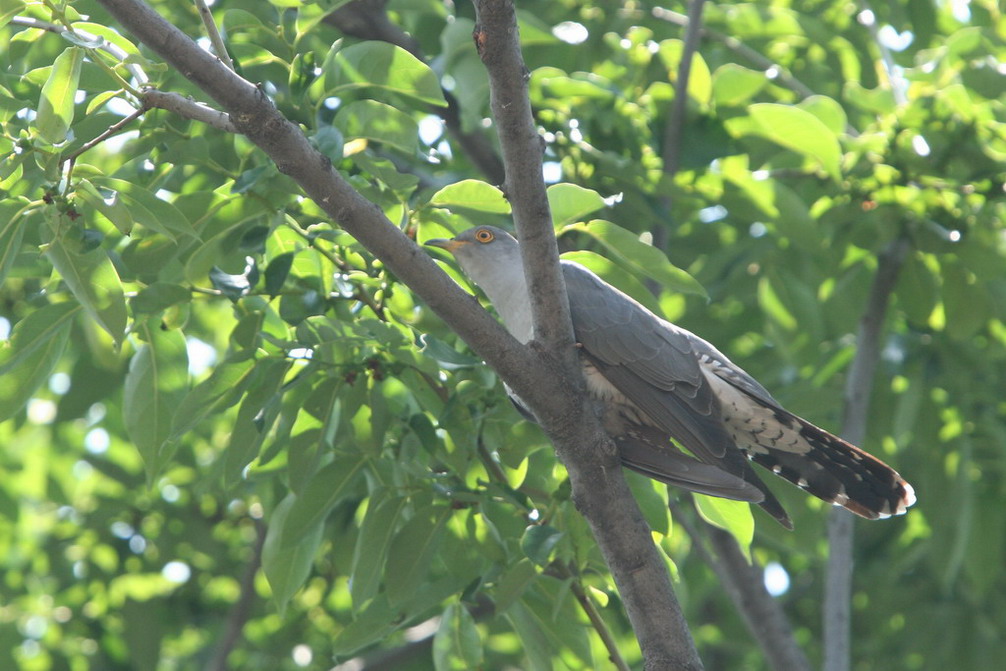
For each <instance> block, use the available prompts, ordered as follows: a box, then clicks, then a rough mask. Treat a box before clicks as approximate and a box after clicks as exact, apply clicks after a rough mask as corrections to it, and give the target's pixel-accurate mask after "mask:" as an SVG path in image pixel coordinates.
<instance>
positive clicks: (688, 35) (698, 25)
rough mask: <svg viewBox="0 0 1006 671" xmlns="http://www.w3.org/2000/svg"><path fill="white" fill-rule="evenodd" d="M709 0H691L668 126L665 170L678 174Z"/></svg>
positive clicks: (666, 129) (664, 153) (664, 154)
mask: <svg viewBox="0 0 1006 671" xmlns="http://www.w3.org/2000/svg"><path fill="white" fill-rule="evenodd" d="M705 4H706V0H690V2H689V3H688V23H687V26H686V28H685V45H684V48H683V49H682V52H681V61H680V62H679V63H678V81H677V84H676V86H675V87H674V103H673V104H672V105H671V113H670V114H668V115H667V125H666V126H665V127H664V150H663V157H664V173H666V174H667V175H670V176H672V177H673V176H674V175H675V174H677V172H678V167H679V165H680V163H681V137H682V135H683V132H684V128H685V111H686V110H687V109H688V81H689V79H690V77H691V72H692V58H693V57H694V55H695V50H696V49H698V47H699V37H700V35H701V34H702V9H703V7H705Z"/></svg>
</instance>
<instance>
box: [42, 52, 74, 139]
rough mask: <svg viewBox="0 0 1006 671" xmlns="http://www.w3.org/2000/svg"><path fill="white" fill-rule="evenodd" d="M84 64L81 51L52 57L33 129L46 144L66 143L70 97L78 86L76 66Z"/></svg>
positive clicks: (69, 123)
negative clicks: (52, 60)
mask: <svg viewBox="0 0 1006 671" xmlns="http://www.w3.org/2000/svg"><path fill="white" fill-rule="evenodd" d="M83 61H84V50H83V49H81V48H80V47H67V48H66V49H64V50H63V53H61V54H60V55H59V56H57V57H56V60H55V62H54V63H53V64H52V69H51V70H50V72H49V78H48V79H46V81H45V85H44V86H42V97H41V98H39V101H38V115H37V116H36V117H35V127H36V128H38V133H39V135H41V136H42V137H43V138H45V140H46V141H47V142H49V143H50V144H59V143H61V142H63V141H64V140H66V135H67V132H68V131H69V130H70V125H71V124H72V123H73V105H74V97H75V96H76V95H77V85H78V84H79V83H80V65H81V63H82V62H83Z"/></svg>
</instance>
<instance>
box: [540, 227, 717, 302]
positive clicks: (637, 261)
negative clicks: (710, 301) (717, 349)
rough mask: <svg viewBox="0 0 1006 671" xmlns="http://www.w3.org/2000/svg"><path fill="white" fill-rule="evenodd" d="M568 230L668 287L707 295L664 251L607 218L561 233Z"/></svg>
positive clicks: (704, 296) (569, 228)
mask: <svg viewBox="0 0 1006 671" xmlns="http://www.w3.org/2000/svg"><path fill="white" fill-rule="evenodd" d="M566 231H581V232H583V233H586V234H587V235H589V236H591V237H592V238H594V239H595V240H597V241H598V242H600V243H601V244H602V245H604V247H605V248H607V249H608V250H609V251H611V252H612V253H613V254H614V255H615V256H616V257H618V259H619V260H620V261H622V263H624V264H626V265H627V266H628V267H629V268H631V269H632V270H633V271H634V272H637V273H640V274H642V275H644V276H645V277H649V278H650V279H652V280H656V281H657V282H659V283H660V284H661V285H662V286H663V287H664V288H665V289H668V290H670V291H679V292H681V293H686V294H697V295H699V296H702V297H703V298H707V295H706V290H705V289H703V288H702V285H701V284H699V283H698V282H697V281H696V280H695V278H694V277H692V276H691V275H689V274H688V273H686V272H685V271H684V270H681V269H680V268H678V267H677V266H675V265H673V264H672V263H671V262H670V261H668V260H667V256H666V255H665V254H664V253H663V252H662V251H660V250H659V249H657V248H656V247H654V246H653V245H648V244H646V243H645V242H643V241H642V240H640V239H639V237H638V236H637V235H636V234H635V233H633V232H631V231H628V230H626V229H624V228H622V227H621V226H617V225H615V224H613V223H611V222H610V221H604V220H603V219H595V220H594V221H591V222H588V223H586V224H573V225H572V226H567V227H565V228H564V229H563V230H562V231H560V234H561V233H565V232H566Z"/></svg>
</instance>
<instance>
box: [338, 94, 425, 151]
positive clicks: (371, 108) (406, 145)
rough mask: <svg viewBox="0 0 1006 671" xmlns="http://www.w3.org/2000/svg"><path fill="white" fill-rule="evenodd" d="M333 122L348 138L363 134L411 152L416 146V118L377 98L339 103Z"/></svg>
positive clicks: (417, 136)
mask: <svg viewBox="0 0 1006 671" xmlns="http://www.w3.org/2000/svg"><path fill="white" fill-rule="evenodd" d="M333 123H334V124H335V125H336V126H337V127H338V128H339V130H341V131H342V133H343V135H345V136H346V139H348V140H354V139H357V138H366V139H368V140H373V141H374V142H380V143H382V144H386V145H389V146H392V147H395V148H396V149H400V150H401V151H403V152H405V153H406V154H409V155H410V156H411V155H412V154H413V153H414V152H415V151H416V150H417V149H418V147H419V125H418V124H417V123H416V122H415V120H414V119H413V118H412V117H410V116H409V115H407V114H405V113H404V112H400V111H399V110H397V109H395V108H394V107H392V106H391V105H385V104H384V103H379V102H377V101H376V100H357V101H355V102H351V103H349V104H348V105H345V106H343V107H341V108H340V109H339V111H338V113H336V115H335V119H334V121H333Z"/></svg>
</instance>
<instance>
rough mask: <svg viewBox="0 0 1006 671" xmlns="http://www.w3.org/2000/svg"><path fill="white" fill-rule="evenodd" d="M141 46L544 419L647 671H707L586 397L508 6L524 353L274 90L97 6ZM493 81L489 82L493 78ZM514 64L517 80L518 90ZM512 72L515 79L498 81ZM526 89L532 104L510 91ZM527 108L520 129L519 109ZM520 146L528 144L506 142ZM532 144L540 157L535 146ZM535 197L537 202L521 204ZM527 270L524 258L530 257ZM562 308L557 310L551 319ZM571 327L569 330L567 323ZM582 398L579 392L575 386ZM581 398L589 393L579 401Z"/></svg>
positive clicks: (484, 10)
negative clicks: (289, 115) (356, 185)
mask: <svg viewBox="0 0 1006 671" xmlns="http://www.w3.org/2000/svg"><path fill="white" fill-rule="evenodd" d="M99 2H100V3H101V5H102V6H103V7H105V9H106V10H107V11H108V12H109V13H110V14H111V15H112V16H113V17H115V19H116V20H118V21H119V22H120V23H121V24H122V25H123V26H124V27H125V28H126V29H127V30H129V31H130V32H131V33H132V34H133V35H134V36H136V37H137V38H138V39H139V40H140V41H141V42H143V43H144V44H146V45H147V46H148V47H149V48H150V49H152V50H153V51H154V52H156V53H157V54H158V55H159V56H160V57H161V58H163V59H164V60H165V61H166V62H167V63H169V64H170V65H171V66H173V67H174V68H175V69H177V70H178V71H179V72H181V73H182V74H183V75H184V76H185V77H186V78H188V79H189V80H190V81H191V82H193V83H194V84H196V85H197V86H199V87H200V88H201V89H202V90H203V91H205V92H206V93H207V94H208V95H209V96H210V97H212V98H213V99H214V100H216V101H217V103H218V104H219V105H220V106H221V108H222V109H223V110H224V111H225V112H227V113H228V114H229V115H230V119H231V121H232V122H233V123H234V125H235V127H236V128H237V129H238V131H239V132H242V133H243V134H244V135H245V136H246V137H248V139H249V140H251V141H252V142H253V143H254V144H256V145H257V146H258V147H259V148H260V149H262V151H263V152H264V153H265V154H266V155H267V156H269V157H270V158H271V159H272V160H273V161H274V162H275V163H276V165H277V167H278V168H279V170H280V171H281V172H283V173H285V174H287V175H289V176H290V177H291V178H292V179H294V180H295V181H296V182H297V183H298V184H299V185H300V186H301V188H302V189H304V191H305V193H306V194H307V195H308V196H309V197H310V198H312V199H313V200H314V201H315V202H317V203H318V205H319V206H320V207H321V208H322V209H323V210H324V211H325V212H326V213H327V214H328V215H329V216H330V217H331V218H332V219H333V221H335V222H337V223H338V224H339V225H341V226H342V227H343V228H344V229H345V230H346V231H347V232H349V233H350V234H351V235H353V237H354V238H356V239H357V240H358V241H359V242H360V243H361V244H363V245H364V246H365V247H366V248H367V249H369V250H370V251H371V252H372V253H373V254H374V255H375V256H376V257H378V258H379V259H381V260H382V261H383V262H384V264H385V266H386V267H387V268H388V269H389V270H390V271H391V272H392V273H394V274H395V275H396V276H397V277H398V278H399V279H400V280H401V281H403V282H404V283H405V284H407V285H408V286H409V287H410V288H411V289H412V290H413V291H414V292H415V293H416V294H417V295H418V296H419V297H420V298H421V299H423V300H424V301H425V302H426V303H427V304H428V305H429V306H430V308H431V309H432V310H433V311H434V312H435V313H436V314H437V315H438V316H440V317H441V318H442V319H443V320H444V321H445V322H447V324H448V325H450V326H451V328H453V329H454V330H455V332H456V333H458V335H459V336H461V338H463V339H464V340H465V342H466V343H468V345H469V346H470V347H471V348H472V349H473V350H474V351H475V352H476V353H477V354H478V355H479V356H481V357H482V358H483V359H484V360H485V361H486V362H487V363H489V365H491V366H492V367H493V368H494V369H495V370H496V371H497V372H498V373H499V374H500V376H501V377H502V378H503V379H504V380H505V381H506V382H507V383H508V384H509V385H510V386H511V387H512V388H513V389H514V391H516V392H517V393H518V394H519V395H520V396H521V397H522V398H523V399H524V400H525V401H526V402H527V403H528V404H529V405H530V406H531V407H532V409H533V410H534V411H535V413H536V415H537V416H538V418H539V419H540V420H541V424H542V427H543V429H544V430H545V432H546V433H547V434H548V436H549V438H550V439H551V440H552V442H553V444H554V445H555V446H556V451H557V453H558V454H559V457H560V459H562V460H563V461H564V463H565V464H566V466H567V470H568V471H569V476H570V481H571V484H572V489H573V496H574V500H575V501H576V503H577V506H578V507H579V509H580V511H581V512H582V513H583V515H584V517H585V518H586V519H587V521H588V523H589V525H590V527H591V529H592V531H593V532H594V535H595V537H596V538H597V542H598V546H599V548H600V549H601V552H602V554H603V556H604V557H605V560H606V561H607V562H608V565H609V567H611V570H612V574H613V576H614V578H615V582H616V584H617V585H618V588H619V591H620V593H621V597H622V600H623V603H624V604H625V606H626V610H627V612H628V615H629V618H630V621H631V622H632V625H633V627H634V629H635V631H636V635H637V638H638V639H639V642H640V646H641V648H642V650H643V655H644V659H645V667H646V668H647V669H668V668H673V669H681V670H683V671H693V670H696V669H701V668H702V665H701V662H700V661H699V659H698V655H697V653H696V652H695V647H694V643H693V642H692V639H691V635H690V633H689V631H688V628H687V625H686V624H685V620H684V617H683V615H682V613H681V610H680V607H679V606H678V603H677V600H676V599H675V597H674V593H673V591H672V590H671V586H670V580H669V577H668V572H667V569H666V566H665V564H664V562H663V559H662V558H661V557H660V555H659V554H658V551H657V548H656V547H655V546H654V544H653V542H652V540H651V538H650V531H649V528H648V527H647V525H646V522H645V520H644V519H643V516H642V514H641V512H640V511H639V508H638V506H637V505H636V503H635V500H634V499H633V498H632V495H631V493H630V491H629V488H628V486H627V485H626V483H625V479H624V478H623V476H622V471H621V464H620V462H619V460H618V457H617V454H616V452H615V448H614V445H613V444H612V443H611V441H610V439H609V438H608V437H607V436H606V435H605V434H604V432H603V431H602V430H601V427H600V425H599V424H598V420H597V418H596V416H595V415H594V413H593V411H592V409H591V408H590V407H589V406H588V404H587V402H586V397H585V395H584V394H583V393H582V389H583V385H584V382H583V376H582V373H581V371H580V369H579V363H578V361H577V357H576V351H575V348H573V347H572V335H571V333H572V330H571V326H570V324H569V317H568V309H567V310H564V311H562V312H561V313H560V314H559V315H557V314H556V313H555V309H556V306H560V308H561V307H562V306H564V305H565V302H566V301H565V294H564V292H563V290H562V283H561V276H560V275H559V270H558V266H557V252H556V250H555V240H554V236H553V235H552V231H551V224H550V219H549V215H548V208H547V200H544V199H543V198H542V197H541V196H542V195H543V193H544V187H543V185H542V187H541V193H540V194H537V193H536V187H535V186H534V185H531V184H527V183H525V182H524V181H523V180H522V179H521V178H520V177H518V173H520V171H521V166H526V165H528V164H529V163H528V162H529V161H530V160H531V159H530V158H529V157H530V156H531V155H535V156H536V157H537V158H536V160H537V164H536V167H535V169H534V173H533V174H535V175H537V179H538V180H540V174H541V166H540V157H541V154H540V152H541V148H540V145H539V142H540V141H539V139H538V136H537V133H536V131H535V130H534V125H533V122H532V121H531V119H530V107H529V105H528V102H527V99H526V82H525V79H524V70H523V64H522V62H521V60H520V51H519V44H518V37H517V26H516V20H515V16H514V11H513V6H512V4H511V2H509V1H508V2H502V1H499V0H497V1H494V2H488V1H483V2H481V3H480V4H479V15H480V21H481V23H482V28H481V30H480V31H479V33H478V34H477V36H481V38H482V39H483V40H485V41H484V42H483V43H482V46H483V60H484V61H485V62H486V65H487V67H488V68H490V73H491V74H490V78H491V80H493V78H494V77H495V83H494V100H493V108H494V111H495V112H496V113H497V114H498V115H499V118H498V119H497V128H498V130H499V133H500V138H501V143H502V144H503V145H504V161H505V163H506V165H507V166H508V167H507V172H508V194H509V196H510V198H511V201H512V203H513V206H514V212H515V219H516V220H517V226H518V231H519V232H520V234H521V237H522V242H523V243H524V245H525V247H524V248H525V249H526V250H527V251H528V261H530V260H533V259H539V260H540V259H542V258H545V259H548V260H549V261H550V264H551V267H550V268H540V267H529V268H528V271H529V272H528V275H529V280H530V282H531V286H532V287H535V288H536V289H545V288H547V289H548V290H547V291H545V292H544V293H543V294H542V295H538V296H536V297H535V298H536V300H535V301H534V304H535V307H534V310H535V317H536V322H537V325H536V339H537V340H538V341H539V344H537V345H532V346H524V345H521V344H520V343H519V342H517V341H516V340H515V339H514V338H513V337H512V336H510V334H509V333H508V332H507V331H506V330H505V329H504V328H503V327H502V326H501V325H500V324H499V323H498V322H497V321H496V320H494V319H493V318H492V317H491V316H490V315H489V314H488V313H487V312H485V311H484V310H483V309H482V308H481V307H480V306H479V305H478V302H477V301H474V300H472V298H471V296H469V295H468V294H466V293H465V292H463V291H462V290H461V288H460V287H459V286H457V285H456V284H455V283H454V282H453V281H452V280H450V278H448V277H447V275H446V274H445V273H443V272H442V271H441V270H440V269H439V267H438V266H437V265H436V264H435V263H434V262H433V261H432V259H431V258H430V257H429V256H428V255H427V254H425V253H424V252H423V251H422V250H421V249H419V247H418V246H417V245H416V244H415V242H413V241H412V240H410V239H409V238H408V237H406V236H405V235H404V234H403V233H402V231H401V230H399V229H398V228H397V227H396V226H395V225H394V224H392V223H391V222H390V221H389V220H388V219H387V218H386V217H385V216H384V214H383V212H382V211H381V210H380V208H378V207H377V206H376V205H374V204H373V203H371V202H369V201H367V200H366V199H365V198H364V197H363V196H361V195H360V194H359V193H358V192H357V191H355V190H354V189H353V188H352V187H351V186H350V185H349V183H348V182H346V180H345V179H343V178H342V177H341V176H340V175H339V174H338V173H337V172H336V171H335V170H333V168H332V165H331V163H330V162H329V161H328V160H327V159H326V158H325V157H324V156H323V155H321V154H320V153H318V152H317V151H316V150H315V149H314V148H313V147H311V145H310V143H309V142H308V141H307V138H306V137H305V136H304V134H303V133H302V132H301V131H300V129H299V128H298V127H297V126H295V125H294V124H292V123H290V122H289V121H288V120H286V119H285V118H284V117H283V116H282V115H281V114H280V113H279V111H278V110H277V109H276V108H275V106H274V105H273V104H272V103H271V101H269V99H268V98H267V97H266V96H265V94H264V93H263V92H262V91H261V90H260V89H259V88H257V87H256V86H254V85H253V84H251V83H249V82H247V81H245V80H244V79H242V78H241V77H239V76H238V75H236V74H235V73H234V72H232V71H230V70H229V69H227V67H226V66H224V65H223V64H222V63H220V61H219V60H218V59H216V58H215V57H214V56H212V55H210V54H208V53H206V52H205V51H203V50H202V49H200V48H199V47H198V46H196V45H195V43H194V42H192V40H191V39H189V38H188V37H187V36H186V35H184V34H183V33H182V32H181V31H179V30H178V29H177V28H176V27H174V26H172V25H171V24H170V23H168V22H167V21H165V20H164V19H163V18H162V17H160V16H159V15H158V14H157V13H156V12H154V11H153V10H152V9H151V8H150V7H148V6H147V5H145V4H142V3H141V2H139V1H138V0H99ZM497 68H498V70H497V74H496V75H495V76H494V75H493V74H492V71H493V69H497ZM514 68H516V71H518V72H519V73H520V75H519V76H518V77H517V78H516V79H517V81H516V82H514V81H513V78H514V75H513V73H514V71H515V70H514ZM504 72H509V73H510V74H509V75H505V76H504V75H503V74H502V73H504ZM511 91H513V92H518V93H519V94H520V95H521V96H522V97H523V99H522V100H514V99H508V98H505V97H501V96H506V95H508V92H511ZM511 107H512V108H513V109H516V110H519V115H520V116H523V117H524V119H523V120H521V119H519V118H518V116H517V115H515V114H513V110H512V109H511ZM513 143H518V144H523V145H524V146H508V145H512V144H513ZM531 147H533V148H534V149H533V152H532V149H530V148H531ZM525 199H527V200H525ZM526 263H527V261H526ZM548 310H552V312H548ZM563 320H564V321H563ZM571 390H572V391H571ZM577 390H580V392H581V393H579V394H578V393H576V391H577Z"/></svg>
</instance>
